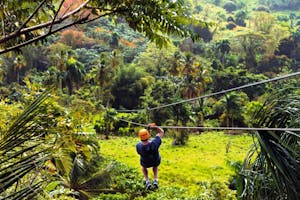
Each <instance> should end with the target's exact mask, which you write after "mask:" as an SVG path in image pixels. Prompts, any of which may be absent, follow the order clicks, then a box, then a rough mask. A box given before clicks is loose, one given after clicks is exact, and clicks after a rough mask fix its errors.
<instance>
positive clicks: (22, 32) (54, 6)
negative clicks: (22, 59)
mask: <svg viewBox="0 0 300 200" xmlns="http://www.w3.org/2000/svg"><path fill="white" fill-rule="evenodd" d="M22 5H26V6H19V2H18V1H17V0H12V1H9V2H7V1H6V2H2V3H1V4H0V6H1V8H2V9H1V10H2V12H0V18H1V19H3V20H2V22H3V23H1V24H0V28H1V30H3V38H2V39H1V41H0V44H1V47H2V49H1V51H0V53H6V52H9V51H11V50H16V49H18V48H19V47H22V46H25V45H28V44H31V43H33V42H38V41H41V40H43V39H45V38H46V37H48V36H49V35H52V34H54V33H56V32H58V31H60V30H63V29H64V28H67V27H70V26H72V25H76V24H85V23H88V22H90V21H94V19H96V18H103V17H105V16H110V17H113V18H115V17H121V18H122V19H125V20H126V22H127V23H128V24H129V26H130V27H131V28H132V29H133V30H136V31H139V32H141V33H143V34H144V35H145V36H146V37H147V38H149V39H150V40H151V41H154V42H156V43H157V44H158V45H159V46H161V47H162V46H165V45H166V44H167V43H168V41H169V38H168V36H167V35H170V34H174V35H176V36H181V37H187V36H192V37H193V38H196V36H193V35H192V31H191V30H190V29H189V25H190V24H191V23H192V24H195V23H196V22H197V23H199V21H196V20H193V19H192V18H191V17H189V16H187V15H186V11H187V8H185V6H184V5H183V2H182V1H170V0H168V1H161V0H160V1H156V0H155V1H154V0H153V1H147V2H144V1H133V2H132V1H124V0H118V1H113V2H112V1H103V2H102V1H97V0H92V1H89V2H76V3H74V4H72V1H71V2H70V1H65V2H60V1H58V0H56V1H53V2H46V1H43V2H41V3H37V2H32V1H23V4H22ZM71 5H72V6H71ZM16 8H17V9H16ZM4 10H7V11H4ZM165 11H168V12H165ZM53 16H54V17H53ZM56 16H60V17H56ZM65 21H68V23H63V22H65ZM56 24H59V25H61V26H59V27H56V26H54V25H56ZM25 27H26V29H25ZM79 42H80V41H79Z"/></svg>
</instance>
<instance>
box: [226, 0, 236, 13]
mask: <svg viewBox="0 0 300 200" xmlns="http://www.w3.org/2000/svg"><path fill="white" fill-rule="evenodd" d="M223 8H224V9H225V10H226V11H227V12H233V11H235V10H236V9H237V6H236V4H235V3H234V2H232V1H228V2H226V3H225V4H224V6H223Z"/></svg>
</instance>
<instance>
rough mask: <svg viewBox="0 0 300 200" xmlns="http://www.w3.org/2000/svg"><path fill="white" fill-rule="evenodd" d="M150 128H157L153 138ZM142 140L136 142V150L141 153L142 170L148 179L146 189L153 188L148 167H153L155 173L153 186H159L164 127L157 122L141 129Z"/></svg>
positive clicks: (155, 187) (140, 136) (146, 179)
mask: <svg viewBox="0 0 300 200" xmlns="http://www.w3.org/2000/svg"><path fill="white" fill-rule="evenodd" d="M150 129H153V130H156V132H157V134H156V136H155V137H154V139H153V140H151V139H150V138H151V135H150ZM138 135H139V138H140V140H141V141H140V142H138V143H137V144H136V151H137V153H138V154H139V155H140V164H141V168H142V172H143V174H144V177H145V181H146V190H149V189H152V184H151V182H150V180H149V176H148V168H151V167H152V171H153V174H154V181H153V187H154V189H157V188H158V166H159V164H160V162H161V157H160V154H159V147H160V145H161V142H162V140H161V138H162V137H163V135H164V131H163V129H162V128H160V127H158V126H156V125H155V123H152V124H148V125H147V129H141V130H140V131H139V133H138Z"/></svg>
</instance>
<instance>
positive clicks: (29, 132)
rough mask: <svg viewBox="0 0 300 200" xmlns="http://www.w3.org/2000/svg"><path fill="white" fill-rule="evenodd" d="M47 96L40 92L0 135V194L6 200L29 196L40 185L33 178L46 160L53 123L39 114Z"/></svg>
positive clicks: (47, 93) (38, 173)
mask: <svg viewBox="0 0 300 200" xmlns="http://www.w3.org/2000/svg"><path fill="white" fill-rule="evenodd" d="M48 95H49V92H44V93H42V94H41V95H40V96H39V97H38V98H37V99H36V100H35V101H33V102H32V103H31V104H30V105H29V106H28V107H27V108H26V109H25V110H24V111H23V113H22V114H21V115H19V116H18V117H17V118H16V119H15V120H14V122H13V123H12V124H11V125H10V126H9V128H7V130H5V131H4V132H3V133H2V134H1V141H0V161H1V167H0V179H1V181H0V188H1V191H0V194H1V196H4V197H7V199H18V198H23V197H24V198H25V197H33V196H35V195H36V194H37V193H38V192H40V191H41V185H42V184H41V183H42V182H41V180H39V179H37V176H38V175H40V172H39V169H40V168H42V166H43V163H44V162H45V161H46V160H47V159H48V158H49V150H50V149H49V145H50V144H51V143H53V140H51V139H49V141H48V143H47V144H46V143H44V142H45V139H46V138H48V135H49V134H50V133H51V131H52V127H53V126H55V125H56V123H57V121H56V120H55V119H54V115H52V116H51V115H48V116H45V115H44V112H43V109H44V108H45V107H44V106H42V104H43V103H44V102H45V100H46V98H47V96H48ZM12 188H14V189H12Z"/></svg>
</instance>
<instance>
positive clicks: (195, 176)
mask: <svg viewBox="0 0 300 200" xmlns="http://www.w3.org/2000/svg"><path fill="white" fill-rule="evenodd" d="M99 142H100V147H101V153H102V155H103V156H106V157H113V158H114V159H116V160H117V161H120V162H122V163H125V164H127V165H128V166H129V167H133V168H135V169H137V170H138V174H137V176H140V177H141V178H142V172H140V165H139V156H138V154H137V153H136V149H135V144H136V143H137V142H139V140H138V138H134V137H116V138H113V139H111V140H100V141H99ZM171 143H172V138H168V137H165V138H163V144H162V146H161V148H160V153H161V156H162V163H161V165H160V168H159V181H160V184H161V185H165V186H178V187H184V188H187V189H188V190H189V191H190V192H194V191H195V190H196V189H197V186H198V185H199V184H201V182H212V181H221V182H227V181H228V178H229V177H230V176H231V175H233V174H234V169H233V168H232V167H231V166H230V164H229V163H233V162H238V161H243V159H244V157H245V156H246V153H247V151H248V149H249V147H250V145H251V144H252V143H253V140H252V137H251V136H248V135H226V134H223V133H222V132H209V133H205V134H201V135H193V136H190V138H189V141H188V144H187V145H186V146H172V145H171ZM226 150H227V151H228V153H226ZM150 177H151V178H152V172H151V173H150Z"/></svg>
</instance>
